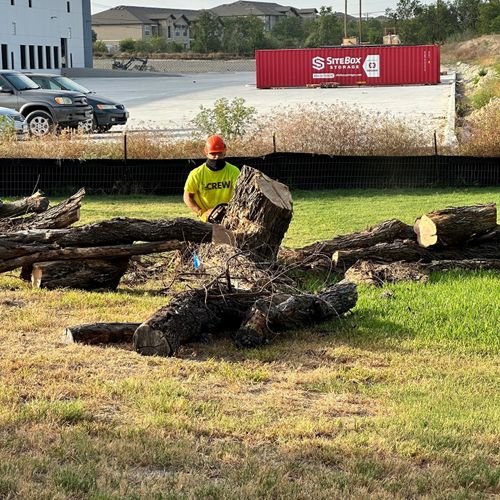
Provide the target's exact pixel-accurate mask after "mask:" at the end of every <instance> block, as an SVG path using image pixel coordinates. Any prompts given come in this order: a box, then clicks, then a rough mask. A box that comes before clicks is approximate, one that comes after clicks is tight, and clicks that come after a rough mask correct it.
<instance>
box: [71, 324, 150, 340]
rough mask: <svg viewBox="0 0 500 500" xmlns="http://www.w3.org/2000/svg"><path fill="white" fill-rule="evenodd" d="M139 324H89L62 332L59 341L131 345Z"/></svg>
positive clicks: (72, 327)
mask: <svg viewBox="0 0 500 500" xmlns="http://www.w3.org/2000/svg"><path fill="white" fill-rule="evenodd" d="M139 325H140V323H89V324H85V325H77V326H71V327H69V328H66V329H65V330H64V334H63V336H62V338H61V341H62V342H64V343H65V344H73V343H75V342H78V343H80V344H90V345H93V344H120V343H125V342H126V343H130V344H131V343H132V338H133V336H134V332H135V330H136V329H137V327H138V326H139Z"/></svg>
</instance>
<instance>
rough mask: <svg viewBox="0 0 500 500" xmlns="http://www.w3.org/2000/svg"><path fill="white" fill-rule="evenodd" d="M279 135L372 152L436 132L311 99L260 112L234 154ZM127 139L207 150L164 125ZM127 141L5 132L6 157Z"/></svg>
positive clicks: (119, 147) (130, 152) (254, 150)
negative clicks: (172, 133)
mask: <svg viewBox="0 0 500 500" xmlns="http://www.w3.org/2000/svg"><path fill="white" fill-rule="evenodd" d="M273 135H274V137H275V139H276V149H277V150H278V151H280V152H305V153H317V154H328V155H366V156H369V155H380V156H392V155H425V154H430V153H431V152H432V151H431V148H430V142H431V136H430V134H429V133H424V132H423V128H422V127H421V126H420V125H419V124H418V123H415V125H414V126H412V127H410V126H409V125H408V124H407V123H405V122H404V121H403V120H401V119H398V118H396V117H394V116H391V115H389V114H380V113H370V112H368V111H364V110H360V109H356V108H351V107H348V106H347V105H344V104H338V105H335V106H328V105H325V104H320V103H309V104H307V105H303V106H299V107H289V108H284V109H276V110H274V111H272V112H271V113H269V114H266V115H260V116H258V117H257V118H256V120H255V123H254V125H253V127H252V130H251V131H250V132H249V133H248V134H246V136H245V137H243V138H240V139H236V140H233V141H231V144H230V151H229V154H230V155H232V156H259V155H265V154H269V153H270V152H272V151H273ZM126 140H127V157H128V158H131V159H132V158H140V159H167V158H174V159H175V158H199V157H200V156H202V152H203V141H202V140H199V139H197V138H194V137H193V138H189V139H179V138H178V137H174V136H169V135H168V134H166V133H165V132H160V131H157V132H151V131H143V132H134V133H130V132H129V133H128V134H127V138H126ZM124 142H125V138H124V136H123V135H116V134H115V135H109V137H108V138H107V139H95V138H93V137H92V136H87V135H84V134H79V133H75V132H68V131H63V132H62V133H60V134H57V135H51V136H48V137H44V138H30V139H28V140H26V141H20V142H17V141H15V140H11V139H8V138H5V139H4V138H0V157H3V158H56V159H62V158H70V159H80V160H87V159H95V158H104V159H121V158H123V157H124V150H125V146H124Z"/></svg>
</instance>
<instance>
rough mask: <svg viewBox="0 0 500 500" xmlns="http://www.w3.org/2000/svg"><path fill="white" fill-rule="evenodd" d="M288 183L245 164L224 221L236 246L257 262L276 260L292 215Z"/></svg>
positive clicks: (224, 225)
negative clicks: (283, 182)
mask: <svg viewBox="0 0 500 500" xmlns="http://www.w3.org/2000/svg"><path fill="white" fill-rule="evenodd" d="M292 210H293V206H292V196H291V194H290V191H289V189H288V187H287V186H286V185H285V184H282V183H281V182H277V181H274V180H272V179H270V178H269V177H267V176H266V175H264V174H263V173H262V172H260V171H258V170H256V169H254V168H252V167H248V166H244V167H243V169H242V170H241V174H240V176H239V178H238V182H237V183H236V187H235V191H234V196H233V198H232V200H231V201H230V202H229V205H228V208H227V212H226V215H225V217H224V220H223V221H222V225H223V227H224V228H225V229H227V230H230V231H231V232H232V233H233V235H234V239H235V246H236V247H237V248H239V249H241V250H243V251H246V252H249V253H250V254H251V255H252V257H253V260H254V261H256V262H266V261H267V262H269V261H274V260H275V258H276V255H277V253H278V249H279V246H280V244H281V241H282V240H283V236H284V235H285V233H286V231H287V229H288V226H289V224H290V221H291V219H292Z"/></svg>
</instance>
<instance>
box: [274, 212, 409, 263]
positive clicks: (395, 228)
mask: <svg viewBox="0 0 500 500" xmlns="http://www.w3.org/2000/svg"><path fill="white" fill-rule="evenodd" d="M406 239H409V240H416V236H415V233H414V231H413V228H412V227H411V226H410V225H408V224H405V223H404V222H402V221H400V220H397V219H390V220H387V221H383V222H381V223H380V224H377V225H375V226H372V227H370V228H368V229H366V230H364V231H357V232H354V233H350V234H345V235H341V236H336V237H335V238H332V239H331V240H326V241H318V242H316V243H313V244H312V245H307V246H305V247H302V248H297V249H288V248H282V249H281V250H280V253H279V258H280V260H283V261H285V262H286V263H287V264H294V265H297V264H298V265H299V267H302V268H308V267H309V268H313V267H319V266H323V267H328V266H329V261H331V257H332V255H333V254H334V253H335V252H336V251H337V250H344V249H353V248H367V247H371V246H373V245H376V244H377V243H391V242H393V241H394V240H406Z"/></svg>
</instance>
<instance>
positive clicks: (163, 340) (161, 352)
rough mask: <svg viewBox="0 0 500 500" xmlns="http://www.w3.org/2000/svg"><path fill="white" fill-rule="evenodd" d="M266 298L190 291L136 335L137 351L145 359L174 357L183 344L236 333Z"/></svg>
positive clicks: (161, 310) (135, 345)
mask: <svg viewBox="0 0 500 500" xmlns="http://www.w3.org/2000/svg"><path fill="white" fill-rule="evenodd" d="M262 295H263V294H256V293H252V292H241V291H236V292H235V291H231V292H230V291H229V290H228V289H227V288H221V289H220V288H214V289H210V290H202V289H198V290H190V291H187V292H184V293H181V294H179V295H177V296H176V297H174V298H173V299H172V301H171V302H170V303H169V304H168V305H167V306H165V307H162V308H161V309H159V310H158V311H156V312H155V313H154V314H153V315H152V316H151V317H150V318H149V319H148V320H146V321H145V322H144V323H142V324H141V326H139V328H137V330H136V331H135V333H134V348H135V350H136V351H137V352H139V353H140V354H143V355H146V356H173V355H175V353H176V352H177V350H178V349H179V346H180V345H181V344H185V343H187V342H193V341H196V340H200V339H202V338H204V336H206V335H208V334H210V333H214V332H216V331H217V330H219V329H221V328H224V329H236V328H237V327H238V326H239V325H240V324H241V322H242V321H243V319H244V318H245V314H246V312H247V310H248V309H249V308H250V306H251V305H252V304H253V303H254V302H255V300H256V298H257V297H259V296H262Z"/></svg>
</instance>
